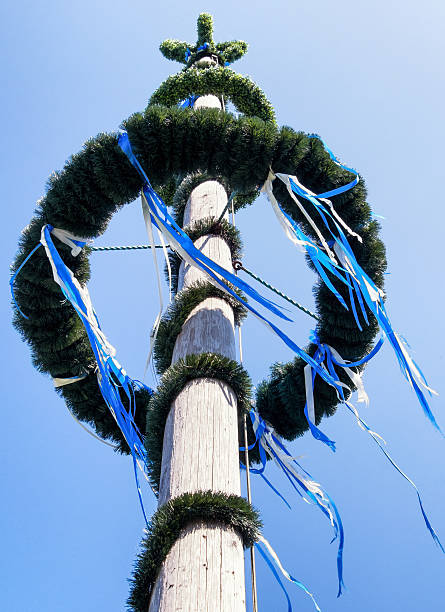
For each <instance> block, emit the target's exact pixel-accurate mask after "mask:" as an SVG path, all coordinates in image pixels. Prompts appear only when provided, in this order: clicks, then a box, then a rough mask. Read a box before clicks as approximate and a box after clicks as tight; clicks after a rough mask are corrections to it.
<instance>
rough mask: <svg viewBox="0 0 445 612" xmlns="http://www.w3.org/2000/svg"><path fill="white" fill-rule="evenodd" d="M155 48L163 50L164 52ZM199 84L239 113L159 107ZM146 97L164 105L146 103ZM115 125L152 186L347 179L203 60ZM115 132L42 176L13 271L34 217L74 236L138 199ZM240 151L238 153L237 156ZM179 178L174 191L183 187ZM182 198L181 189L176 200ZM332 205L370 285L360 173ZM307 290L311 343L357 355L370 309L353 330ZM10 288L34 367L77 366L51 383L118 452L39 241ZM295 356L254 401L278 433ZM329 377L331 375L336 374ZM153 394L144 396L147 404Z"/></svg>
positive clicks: (78, 331)
mask: <svg viewBox="0 0 445 612" xmlns="http://www.w3.org/2000/svg"><path fill="white" fill-rule="evenodd" d="M204 21H205V20H204ZM203 24H204V22H203ZM202 27H203V28H204V29H203V30H202V32H204V31H205V27H207V26H205V24H204V25H202ZM206 36H207V34H206ZM198 46H201V45H198ZM228 48H229V47H227V49H228ZM166 53H167V54H168V53H170V54H173V51H171V52H170V51H166ZM175 53H176V52H175ZM244 87H246V89H243V88H244ZM246 92H247V95H246V97H243V96H244V94H245V93H246ZM200 93H206V94H207V93H216V94H217V95H224V96H227V97H229V98H231V99H232V100H233V101H234V103H235V104H236V105H237V107H238V110H239V111H241V112H244V113H246V116H239V117H234V116H233V115H231V114H230V113H221V112H220V111H218V110H216V109H200V110H193V109H191V108H177V107H176V106H174V107H168V106H165V104H167V105H170V104H176V103H177V102H178V101H179V100H180V99H182V98H183V97H185V96H187V95H190V94H200ZM155 101H156V102H157V103H158V102H163V104H164V105H160V104H154V102H155ZM123 127H124V128H125V129H126V130H127V132H128V134H129V137H130V139H131V142H132V146H133V149H134V151H135V154H136V155H137V157H138V159H139V161H140V163H141V164H142V166H143V167H144V168H145V169H146V170H147V172H148V174H149V176H150V180H151V182H152V184H153V186H154V187H155V189H158V190H159V191H160V192H165V193H170V194H171V193H172V185H173V184H175V182H176V184H177V182H178V180H182V179H183V177H185V178H186V179H187V181H186V183H187V185H188V187H190V185H191V184H192V183H193V180H200V179H201V177H200V178H199V179H198V178H195V179H193V180H189V178H187V177H191V176H192V177H193V175H194V173H200V174H201V175H202V173H203V175H206V176H208V177H219V176H223V177H225V180H226V182H227V185H228V186H230V190H231V191H236V192H237V194H253V193H257V190H258V188H259V187H261V185H262V184H263V183H264V181H265V179H266V178H267V176H268V172H269V168H270V167H272V168H274V169H275V170H276V171H280V172H284V173H288V174H295V175H297V176H298V177H299V180H300V181H301V182H302V183H303V184H304V185H305V186H306V187H308V188H309V189H311V190H312V191H313V192H314V193H322V192H326V191H329V190H331V189H334V188H336V187H338V186H340V185H344V184H345V183H347V182H348V181H349V180H350V177H351V175H350V173H349V172H348V171H347V170H344V169H342V168H339V167H338V166H337V165H336V164H335V163H334V162H333V161H332V160H331V158H330V156H329V154H328V153H327V152H326V151H325V149H324V147H323V145H322V143H321V142H320V141H319V140H318V139H315V138H312V137H311V136H308V135H306V134H304V133H302V132H295V131H294V130H292V129H291V128H289V127H283V128H278V127H277V126H276V124H275V122H274V116H273V111H272V107H271V105H270V103H269V102H268V101H267V100H266V98H265V96H264V94H262V92H261V91H260V90H259V89H258V88H257V87H256V86H255V85H254V84H252V83H251V81H248V80H246V79H244V77H239V75H235V73H232V71H228V70H227V68H223V67H221V66H218V67H214V68H210V69H206V70H204V69H199V68H188V69H186V70H185V72H182V73H180V74H179V75H177V77H173V78H171V79H169V80H167V81H166V83H164V85H163V86H161V88H160V89H159V90H158V92H156V93H155V94H154V95H153V96H152V99H151V103H150V105H149V106H148V108H147V109H146V110H145V111H144V112H142V113H136V114H135V115H133V116H131V117H130V118H129V119H127V120H126V121H124V123H123ZM117 138H118V137H117V135H116V134H99V135H98V136H97V137H96V138H94V139H92V140H90V141H88V142H87V143H86V144H85V146H84V148H83V150H82V151H81V152H80V153H77V154H76V155H74V156H73V157H72V158H71V159H70V160H69V161H68V162H67V163H66V165H65V167H64V169H63V170H62V171H61V172H59V173H54V174H53V175H52V176H51V178H50V180H49V182H48V189H47V193H46V195H45V196H44V197H43V198H42V199H41V200H40V201H39V203H38V206H37V210H36V214H35V217H34V218H33V219H32V221H31V223H30V224H29V225H28V226H27V227H26V228H25V229H24V231H23V233H22V237H21V239H20V243H19V252H18V254H17V257H16V260H15V263H14V264H13V271H14V270H17V268H18V267H19V266H20V264H21V263H22V262H23V261H24V259H25V258H26V256H27V255H28V254H29V253H30V251H31V250H32V249H33V247H34V246H35V245H36V243H38V241H39V239H40V231H41V228H42V226H43V225H44V224H46V223H50V224H51V225H53V226H54V227H61V228H64V229H66V230H68V231H69V232H71V233H73V234H74V235H79V236H84V237H86V238H94V237H96V236H98V235H100V234H101V233H102V232H103V231H104V230H105V228H106V226H107V224H108V222H109V220H110V219H111V217H112V215H113V214H114V213H115V212H116V211H117V210H118V209H119V208H120V207H121V206H123V205H124V204H125V203H127V202H129V201H132V200H134V199H135V198H136V197H137V195H138V193H139V190H140V188H141V179H140V177H139V175H138V174H137V173H136V171H135V170H134V168H133V167H132V165H131V164H130V163H129V161H128V160H127V158H126V156H125V155H124V154H123V153H122V151H121V150H120V148H119V146H118V145H117ZM191 151H193V155H191V154H190V152H191ZM246 151H249V154H248V155H246ZM278 183H279V181H275V183H274V194H275V196H276V198H277V200H278V201H279V202H280V203H281V205H282V207H283V208H284V210H285V211H286V212H287V213H288V214H289V215H290V216H291V217H292V218H293V219H294V220H295V221H296V222H297V223H298V224H299V225H300V226H301V227H302V228H303V230H304V231H305V233H306V234H308V235H309V236H311V237H313V238H316V236H314V232H313V229H312V227H311V226H310V225H309V224H308V222H307V220H306V219H305V218H304V217H303V215H302V214H301V213H300V211H299V210H298V209H297V208H296V207H295V205H294V203H293V201H292V200H291V198H290V196H289V194H288V193H287V191H286V189H285V187H284V185H280V184H278ZM187 185H186V186H184V188H183V190H182V195H184V194H185V193H186V192H187V190H186V187H187ZM250 197H251V196H250ZM237 198H238V196H237ZM183 200H184V198H183V197H182V203H183ZM303 204H304V203H303ZM181 206H182V205H181ZM335 207H336V210H337V212H338V213H339V214H340V215H341V217H342V218H343V219H344V221H345V222H346V223H347V224H348V225H349V227H350V228H351V229H352V230H353V231H354V232H358V233H359V234H360V235H361V236H362V238H363V242H362V243H361V244H359V243H358V242H354V244H353V249H354V252H355V255H356V258H357V261H358V263H359V264H360V265H361V266H362V268H363V269H364V270H365V272H366V273H367V274H368V275H369V276H370V277H371V279H372V280H373V281H374V283H375V284H376V285H377V286H380V287H382V285H383V271H384V269H385V266H386V260H385V250H384V246H383V244H382V242H381V240H380V239H379V237H378V229H379V227H378V224H377V223H376V222H375V221H373V220H372V218H371V212H370V208H369V206H368V204H367V203H366V190H365V187H364V184H363V181H361V182H360V183H359V184H358V185H356V186H355V187H354V188H353V189H352V190H350V191H348V192H345V193H343V194H341V195H338V196H336V200H335ZM306 210H307V213H308V215H309V216H311V215H313V214H314V213H313V211H312V210H311V209H310V208H309V207H308V208H307V209H306ZM322 232H324V233H325V237H326V238H328V236H327V230H323V229H322ZM58 248H59V250H60V252H61V255H62V257H63V259H64V261H65V262H66V264H67V266H68V267H69V268H71V270H72V271H73V272H74V274H75V276H76V278H77V279H78V281H79V282H80V283H81V284H84V283H86V282H87V280H88V279H89V263H88V256H87V255H88V253H87V252H83V253H81V254H80V255H79V256H77V257H72V256H71V254H70V251H69V249H68V248H66V247H65V246H64V245H62V244H60V245H58ZM84 251H87V250H85V249H84ZM330 280H331V281H332V283H333V284H334V286H335V287H336V288H337V290H338V291H339V293H341V294H342V295H344V296H345V288H344V286H340V284H339V283H338V282H337V281H336V279H335V278H331V279H330ZM314 294H315V298H316V304H317V311H318V316H319V321H318V324H317V332H318V335H319V337H320V341H321V342H323V343H328V344H330V345H331V346H333V347H334V348H335V347H341V348H340V350H341V355H342V357H343V358H344V359H347V360H353V361H354V360H357V359H360V358H362V357H363V356H364V355H365V354H366V353H367V351H368V350H369V348H370V346H371V344H372V341H373V339H374V337H375V334H376V332H377V322H376V321H375V319H374V318H373V317H370V324H369V325H368V326H364V329H363V331H362V332H359V330H358V329H357V326H356V323H355V320H354V317H353V314H352V312H350V311H346V310H345V309H344V308H343V306H342V305H341V304H340V303H339V302H338V301H337V299H336V298H335V297H334V296H333V295H332V293H331V292H330V291H329V290H328V289H327V288H326V287H325V285H323V284H320V283H319V282H317V283H316V285H315V287H314ZM15 296H16V300H17V303H18V305H19V307H20V309H21V310H22V311H23V312H25V313H27V314H28V315H29V318H28V319H25V318H23V317H21V316H20V315H19V314H18V313H17V312H15V314H14V324H15V326H16V327H17V329H18V330H19V331H20V332H21V333H22V335H23V337H24V339H25V340H26V341H27V342H28V343H29V344H30V346H31V351H32V356H33V362H34V364H35V366H36V367H37V368H38V369H39V370H40V371H42V372H45V373H49V374H50V375H51V376H52V377H73V376H83V375H85V374H87V377H86V378H85V379H83V380H81V381H78V382H76V383H73V384H72V385H68V386H66V387H62V389H61V390H60V393H61V394H62V395H63V397H64V398H65V399H66V401H67V402H68V404H69V406H70V408H71V410H72V411H73V413H74V414H75V416H77V417H78V418H79V419H80V420H84V421H87V422H89V423H91V424H92V425H93V426H94V428H95V430H96V431H97V433H98V434H99V435H101V436H103V437H106V438H109V439H111V440H114V441H115V442H116V443H117V444H118V445H119V448H120V450H124V449H125V443H124V442H123V440H122V436H121V434H120V431H119V430H118V428H117V426H116V424H115V422H114V419H113V417H112V416H111V415H110V414H109V412H108V409H107V408H106V405H105V403H104V402H103V400H102V399H101V397H100V393H99V389H98V386H97V382H96V380H95V375H94V369H95V364H94V359H93V354H92V351H91V348H90V346H89V343H88V339H87V336H86V333H85V331H84V329H83V327H82V325H81V323H80V321H79V320H78V318H77V315H76V314H75V313H74V311H73V309H72V308H71V306H70V305H69V304H67V303H66V302H65V300H63V299H61V298H62V296H61V294H60V290H59V287H58V286H57V285H56V284H55V283H54V281H53V279H52V275H51V270H50V265H49V263H48V260H47V259H46V257H45V255H44V253H43V252H42V249H40V250H39V251H37V252H36V253H35V254H34V255H33V257H32V258H31V259H30V260H29V262H28V263H27V264H26V266H25V267H24V268H23V269H22V271H21V273H20V275H19V276H18V277H17V280H16V286H15ZM345 297H346V296H345ZM368 314H370V313H369V311H368ZM315 348H316V347H315V346H314V345H312V344H311V345H309V347H308V349H307V351H308V353H309V354H310V355H313V354H314V351H315ZM304 365H305V364H304V362H303V361H302V360H300V359H298V358H297V359H295V360H293V361H292V362H290V363H288V364H276V365H275V366H273V367H272V370H271V375H270V378H269V379H268V380H267V381H265V382H263V383H262V384H261V385H260V386H259V388H258V391H257V408H258V410H259V412H260V414H261V416H263V418H265V419H266V420H267V421H268V422H270V423H271V424H272V426H273V427H274V428H275V430H276V431H277V433H278V434H280V435H282V436H283V437H285V438H286V439H293V438H294V437H295V436H299V435H301V434H302V433H304V431H306V430H307V428H308V425H307V421H306V419H305V417H304V412H303V411H304V404H305V397H304V392H303V389H304V382H303V367H304ZM339 375H340V377H341V376H342V372H340V373H339ZM135 395H136V422H137V423H138V425H139V427H140V428H141V430H142V431H143V430H144V427H143V425H144V416H145V415H144V412H145V409H146V405H147V400H148V398H147V396H146V394H144V393H141V392H139V391H135ZM156 395H158V393H157V394H156ZM156 395H155V397H156ZM314 399H315V415H316V421H317V423H318V422H319V421H320V419H321V418H322V417H323V416H329V415H331V414H333V413H334V411H335V407H336V405H337V403H338V399H337V396H336V393H335V390H334V389H333V388H332V387H329V386H328V385H327V384H326V383H324V382H323V381H322V380H320V378H319V377H318V378H317V380H316V384H315V388H314ZM154 400H155V398H152V400H151V401H150V404H152V402H153V401H154Z"/></svg>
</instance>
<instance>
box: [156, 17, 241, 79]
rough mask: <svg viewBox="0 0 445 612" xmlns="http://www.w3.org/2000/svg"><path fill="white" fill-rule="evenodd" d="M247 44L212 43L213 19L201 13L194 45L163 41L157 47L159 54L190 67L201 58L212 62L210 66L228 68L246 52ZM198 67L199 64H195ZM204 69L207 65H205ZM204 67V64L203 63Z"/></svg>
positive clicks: (178, 41) (237, 42)
mask: <svg viewBox="0 0 445 612" xmlns="http://www.w3.org/2000/svg"><path fill="white" fill-rule="evenodd" d="M247 46H248V45H247V43H246V42H244V41H243V40H231V41H229V42H223V43H216V44H215V42H214V41H213V17H212V16H211V15H209V14H208V13H201V15H199V17H198V40H197V42H196V45H189V44H188V43H186V42H182V41H180V40H170V39H168V40H164V42H163V43H162V44H161V46H160V47H159V48H160V50H161V53H162V54H163V55H164V56H165V57H166V58H167V59H170V60H174V61H176V62H181V64H186V66H187V67H190V66H191V65H192V64H195V63H196V62H200V61H201V60H202V58H204V57H205V58H210V59H211V60H213V61H212V62H211V64H213V65H216V64H219V65H220V66H228V65H229V64H231V63H232V62H234V61H236V60H237V59H239V58H240V57H242V56H243V55H244V54H245V53H246V51H247ZM197 65H198V66H199V64H197ZM205 65H206V67H207V66H208V65H209V64H208V63H206V64H205ZM203 67H204V63H203Z"/></svg>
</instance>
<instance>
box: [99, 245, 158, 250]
mask: <svg viewBox="0 0 445 612" xmlns="http://www.w3.org/2000/svg"><path fill="white" fill-rule="evenodd" d="M169 246H170V245H169V244H166V245H165V248H168V247H169ZM90 249H91V250H92V251H134V250H137V249H151V246H150V245H149V244H133V245H128V246H92V247H90ZM155 249H162V244H155Z"/></svg>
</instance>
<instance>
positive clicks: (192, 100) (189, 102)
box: [179, 95, 199, 108]
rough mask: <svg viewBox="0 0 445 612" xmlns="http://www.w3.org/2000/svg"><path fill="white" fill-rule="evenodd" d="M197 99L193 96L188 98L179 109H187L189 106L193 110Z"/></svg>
mask: <svg viewBox="0 0 445 612" xmlns="http://www.w3.org/2000/svg"><path fill="white" fill-rule="evenodd" d="M198 98H199V96H195V95H193V96H189V97H188V98H186V99H185V100H184V101H183V102H182V103H181V104H180V105H179V106H180V108H188V107H189V106H190V107H192V108H193V105H194V104H195V102H196V100H197V99H198Z"/></svg>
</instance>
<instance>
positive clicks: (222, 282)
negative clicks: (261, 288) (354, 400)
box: [118, 130, 337, 387]
mask: <svg viewBox="0 0 445 612" xmlns="http://www.w3.org/2000/svg"><path fill="white" fill-rule="evenodd" d="M118 144H119V146H120V148H121V149H122V151H123V152H124V153H125V154H126V155H127V157H128V159H129V160H130V162H131V163H132V164H133V166H134V167H135V168H136V170H137V171H138V172H139V174H140V176H141V177H142V179H143V180H144V186H143V193H144V195H145V198H146V201H147V204H148V207H149V212H150V216H151V221H152V223H153V225H154V226H155V227H157V228H158V229H159V230H160V231H161V232H162V233H163V234H164V236H165V237H166V238H167V241H168V243H169V244H170V245H171V247H172V248H173V249H174V250H175V251H176V252H177V253H178V254H179V255H180V257H181V258H182V259H183V260H184V261H185V262H186V263H187V264H188V265H190V266H194V267H197V268H198V269H200V270H201V271H203V272H204V273H205V274H206V275H207V276H208V278H209V280H210V282H212V283H213V284H214V285H215V286H217V287H219V288H220V289H222V290H223V291H225V292H226V293H228V294H229V295H231V296H232V297H233V298H235V299H236V300H237V301H239V302H240V303H241V304H243V306H244V307H245V308H246V309H247V310H249V311H250V312H251V313H253V314H254V315H255V316H256V317H257V318H258V319H259V320H260V321H261V322H262V323H264V324H265V325H266V326H267V327H269V328H270V329H271V330H272V331H273V332H274V333H275V334H276V335H277V336H278V337H280V338H281V340H283V342H284V343H285V344H286V345H287V346H288V347H289V348H290V349H291V350H292V351H294V352H295V353H296V354H297V355H298V356H300V357H301V358H302V359H303V360H304V361H306V363H309V364H310V365H311V366H312V367H313V368H315V370H316V371H317V373H318V374H319V376H321V377H322V378H323V379H324V380H325V381H326V382H327V383H328V384H330V385H332V386H334V387H337V382H336V381H334V379H333V378H332V377H331V376H330V374H329V373H328V372H327V371H326V370H325V369H323V368H321V367H320V366H319V365H318V364H317V363H316V361H315V360H314V359H313V358H312V357H311V356H310V355H308V354H307V353H306V352H305V351H304V350H303V349H301V348H300V347H299V346H298V345H297V344H296V343H295V342H294V341H293V340H291V338H289V336H287V335H286V334H285V333H284V332H283V331H282V330H281V329H279V328H278V327H277V326H276V325H274V324H273V323H272V322H271V321H270V320H269V319H268V318H266V317H265V316H263V315H262V314H260V313H259V312H258V311H257V310H256V309H255V308H254V307H253V306H251V305H250V304H249V303H248V302H245V301H244V300H242V299H241V298H240V297H239V296H238V295H237V293H236V292H235V291H234V290H233V289H232V288H231V286H230V285H233V286H234V287H236V288H238V289H240V290H241V291H242V292H244V293H245V294H246V295H247V296H248V297H249V298H250V299H251V300H253V301H255V302H257V303H258V304H260V305H261V306H263V307H264V308H266V309H267V310H269V311H270V312H272V313H273V314H275V315H277V316H278V317H280V318H282V319H284V320H286V321H291V319H289V317H287V316H286V315H285V314H283V312H282V311H281V310H280V308H279V307H277V305H276V304H275V303H274V302H272V301H270V300H268V299H266V298H264V297H263V296H262V295H261V294H260V293H258V292H257V291H256V290H255V289H254V288H253V287H251V285H249V284H248V283H246V282H245V281H243V280H242V279H241V278H240V277H239V276H236V275H235V274H232V273H231V272H229V271H228V270H226V269H225V268H223V267H221V266H220V265H218V264H217V263H215V262H214V261H212V260H211V259H210V258H208V257H207V256H206V255H204V254H203V253H202V252H201V251H200V250H199V249H197V248H196V247H195V245H194V244H193V242H192V240H191V239H190V237H189V236H188V235H187V234H186V233H185V232H184V231H183V230H182V229H181V228H180V227H179V225H178V224H177V223H176V221H175V220H174V219H173V217H172V216H171V215H170V214H169V212H168V210H167V207H166V205H165V204H164V202H163V201H162V199H161V198H160V197H159V196H158V194H157V193H156V192H155V191H154V189H153V187H152V186H151V184H150V181H149V180H148V177H147V175H146V173H145V171H144V169H143V168H142V166H141V165H140V163H139V161H138V160H137V158H136V156H135V155H134V153H133V151H132V148H131V143H130V140H129V137H128V134H127V132H126V131H123V130H122V131H121V133H120V136H119V141H118ZM229 283H230V285H229Z"/></svg>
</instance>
